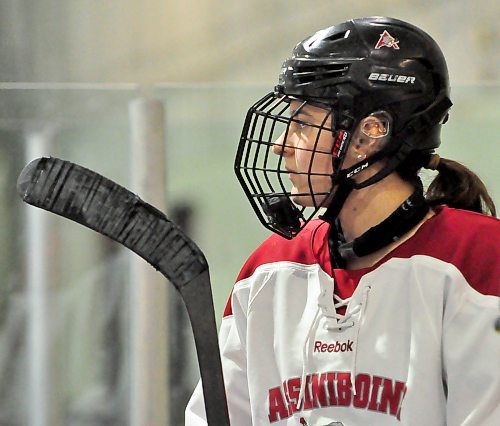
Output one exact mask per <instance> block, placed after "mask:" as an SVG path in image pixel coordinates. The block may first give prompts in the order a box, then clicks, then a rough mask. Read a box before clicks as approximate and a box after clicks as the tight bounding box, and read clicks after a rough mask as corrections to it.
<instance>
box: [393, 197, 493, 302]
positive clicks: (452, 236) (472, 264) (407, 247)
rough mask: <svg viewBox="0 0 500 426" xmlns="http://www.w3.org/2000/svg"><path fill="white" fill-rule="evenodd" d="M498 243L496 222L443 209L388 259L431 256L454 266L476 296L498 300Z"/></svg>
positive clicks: (480, 216) (463, 212) (472, 213)
mask: <svg viewBox="0 0 500 426" xmlns="http://www.w3.org/2000/svg"><path fill="white" fill-rule="evenodd" d="M499 241H500V220H498V219H497V218H494V217H491V216H486V215H482V214H479V213H474V212H470V211H465V210H458V209H452V208H449V207H444V206H443V207H439V208H437V209H436V215H435V216H434V217H432V218H431V219H429V220H428V221H427V222H425V223H424V224H423V225H422V226H421V227H420V229H419V230H418V231H417V233H416V234H415V235H414V236H413V237H412V238H410V239H408V240H407V241H405V242H404V243H403V244H401V245H400V246H398V247H397V248H396V249H395V250H394V253H393V254H392V255H391V256H390V257H403V258H407V257H411V256H413V255H417V254H422V255H428V256H432V257H434V258H436V259H440V260H443V261H444V262H447V263H451V264H453V265H454V266H455V267H456V268H457V269H458V270H460V272H461V273H462V274H463V276H464V277H465V279H466V280H467V282H468V283H469V285H470V286H471V287H472V288H474V289H475V290H476V291H478V292H479V293H481V294H484V295H493V296H500V279H499V278H500V262H499V259H500V244H499Z"/></svg>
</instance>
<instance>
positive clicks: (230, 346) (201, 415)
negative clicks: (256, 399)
mask: <svg viewBox="0 0 500 426" xmlns="http://www.w3.org/2000/svg"><path fill="white" fill-rule="evenodd" d="M247 299H248V291H247V288H246V286H245V283H244V282H243V283H241V282H238V283H237V284H236V285H235V288H234V289H233V292H232V294H231V297H230V300H229V302H228V306H227V308H226V311H225V314H224V318H223V319H222V324H221V328H220V332H219V347H220V350H221V361H222V371H223V374H224V384H225V388H226V396H227V402H228V411H229V417H230V420H231V424H235V425H242V426H245V425H251V424H252V418H251V411H250V398H249V394H248V381H247V369H246V347H245V342H246V312H247V309H246V308H247V306H248V304H247V302H248V300H247ZM206 424H207V420H206V414H205V404H204V401H203V391H202V387H201V382H200V383H198V385H197V387H196V389H195V391H194V393H193V395H192V396H191V399H190V401H189V403H188V405H187V407H186V413H185V425H186V426H202V425H206Z"/></svg>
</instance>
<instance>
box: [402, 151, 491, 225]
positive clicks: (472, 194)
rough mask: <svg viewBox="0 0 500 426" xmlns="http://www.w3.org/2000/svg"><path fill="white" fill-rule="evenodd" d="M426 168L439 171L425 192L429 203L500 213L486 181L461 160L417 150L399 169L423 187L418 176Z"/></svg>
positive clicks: (411, 180)
mask: <svg viewBox="0 0 500 426" xmlns="http://www.w3.org/2000/svg"><path fill="white" fill-rule="evenodd" d="M422 168H425V169H431V170H436V171H437V172H438V175H437V176H436V177H435V178H434V180H433V181H432V182H431V184H430V185H429V187H428V188H427V191H426V193H425V198H426V200H427V202H428V203H429V205H431V206H437V205H441V204H446V205H447V206H449V207H453V208H456V209H463V210H470V211H473V212H477V213H482V214H488V215H491V216H496V208H495V203H494V202H493V200H492V199H491V197H490V195H489V194H488V190H487V189H486V187H485V185H484V183H483V182H482V181H481V179H479V177H478V176H477V175H476V174H475V173H474V172H473V171H472V170H470V169H468V168H467V167H465V166H464V165H463V164H460V163H459V162H457V161H453V160H448V159H446V158H441V157H439V155H437V154H428V153H423V152H418V151H413V152H412V153H410V155H408V156H407V157H406V159H405V160H404V161H403V162H402V163H401V164H400V165H399V166H398V167H397V168H396V171H397V173H398V174H399V175H400V176H401V177H402V178H403V179H404V180H405V181H407V182H410V183H411V184H412V185H414V186H415V187H418V186H420V187H423V185H422V181H421V180H420V177H419V175H418V173H419V171H420V170H421V169H422Z"/></svg>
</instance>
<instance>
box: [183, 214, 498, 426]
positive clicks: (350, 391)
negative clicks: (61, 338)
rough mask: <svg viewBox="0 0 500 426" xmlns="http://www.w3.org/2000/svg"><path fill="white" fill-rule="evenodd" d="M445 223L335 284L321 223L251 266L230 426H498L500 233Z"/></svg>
mask: <svg viewBox="0 0 500 426" xmlns="http://www.w3.org/2000/svg"><path fill="white" fill-rule="evenodd" d="M436 213H437V214H436V215H435V216H434V217H432V218H431V219H429V220H428V221H426V222H425V223H424V224H423V225H422V226H421V227H420V228H419V230H418V231H417V232H416V234H415V235H414V236H412V237H411V238H410V239H408V240H406V241H405V242H403V243H402V244H401V245H400V246H398V247H397V248H396V249H394V250H393V251H392V252H391V253H390V254H388V255H387V256H386V257H384V258H383V259H382V260H381V261H379V262H378V263H377V264H376V265H374V266H373V267H370V268H365V269H362V270H341V269H334V270H332V267H331V263H330V256H329V251H328V244H327V236H328V231H329V226H330V225H329V224H328V223H325V222H322V221H320V220H314V221H312V222H311V223H309V224H308V226H307V227H306V228H305V229H304V230H303V231H302V232H301V233H300V234H299V235H298V236H297V237H296V238H294V239H293V240H291V241H288V240H285V239H283V238H281V237H279V236H276V235H273V236H271V237H270V238H269V239H268V240H267V241H265V242H264V243H263V244H262V245H261V246H260V247H259V248H258V249H257V250H256V251H255V252H254V253H253V254H252V255H251V257H250V258H249V260H248V261H247V263H246V264H245V265H244V267H243V269H242V271H241V273H240V275H239V277H238V280H237V282H236V284H235V286H234V289H233V292H232V295H231V298H230V300H229V302H228V305H227V307H226V311H225V315H224V319H223V321H222V325H221V330H220V347H221V354H222V363H223V370H224V380H225V385H226V392H227V397H228V405H229V413H230V418H231V424H232V425H235V426H246V425H309V426H313V425H314V426H324V425H337V424H338V425H344V426H354V425H371V426H373V425H401V424H402V425H419V426H421V425H445V424H446V425H496V426H497V425H500V362H499V361H500V334H499V333H497V332H495V320H496V318H497V317H498V316H499V315H500V305H499V302H500V298H499V290H500V284H499V276H500V263H499V257H500V256H499V255H500V248H499V223H500V222H499V221H498V219H495V218H492V217H487V216H483V215H479V214H476V213H471V212H466V211H461V210H455V209H451V208H447V207H443V208H439V209H437V211H436ZM205 424H206V420H205V414H204V404H203V396H202V392H201V387H200V385H198V387H197V389H196V390H195V392H194V394H193V397H192V398H191V401H190V403H189V404H188V407H187V409H186V425H189V426H195V425H205Z"/></svg>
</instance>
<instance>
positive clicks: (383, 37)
mask: <svg viewBox="0 0 500 426" xmlns="http://www.w3.org/2000/svg"><path fill="white" fill-rule="evenodd" d="M398 43H399V40H398V39H395V38H394V37H393V36H391V35H390V34H389V33H388V32H387V31H384V32H383V33H382V34H380V38H379V39H378V42H377V44H376V45H375V49H380V48H382V47H392V48H393V49H396V50H399V45H398Z"/></svg>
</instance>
